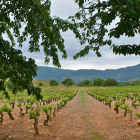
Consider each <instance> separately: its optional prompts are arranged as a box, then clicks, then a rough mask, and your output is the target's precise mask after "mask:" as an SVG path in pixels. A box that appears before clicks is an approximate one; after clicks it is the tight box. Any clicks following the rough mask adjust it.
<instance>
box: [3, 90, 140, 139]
mask: <svg viewBox="0 0 140 140" xmlns="http://www.w3.org/2000/svg"><path fill="white" fill-rule="evenodd" d="M80 91H81V92H80ZM130 102H131V101H130ZM112 104H114V103H112ZM113 108H114V106H113V105H112V108H111V109H109V107H108V106H105V105H104V104H103V103H100V102H99V101H97V100H95V99H93V98H92V97H91V96H89V95H87V93H86V92H85V91H84V89H83V88H80V90H79V92H78V93H77V95H76V97H74V98H73V99H72V100H71V101H69V102H68V103H67V105H66V106H65V107H64V108H62V109H61V110H60V111H59V112H58V113H57V115H56V117H53V118H52V121H51V122H49V126H46V127H45V126H44V125H43V122H44V120H45V119H46V115H45V114H44V113H43V112H41V116H40V117H39V128H38V129H39V136H36V135H35V131H34V128H33V123H34V120H29V116H28V115H26V116H24V117H22V118H20V117H18V113H19V109H18V108H16V109H14V110H13V116H15V117H16V118H15V120H14V121H12V120H10V119H9V118H8V117H7V115H5V120H4V122H3V124H2V125H0V140H5V139H11V140H12V139H13V140H15V139H16V140H36V139H41V140H92V139H93V140H106V139H109V140H140V127H139V126H138V125H137V124H136V122H137V120H138V118H136V117H135V116H134V114H133V121H132V122H130V120H129V115H127V117H123V110H120V114H116V113H115V112H114V111H113Z"/></svg>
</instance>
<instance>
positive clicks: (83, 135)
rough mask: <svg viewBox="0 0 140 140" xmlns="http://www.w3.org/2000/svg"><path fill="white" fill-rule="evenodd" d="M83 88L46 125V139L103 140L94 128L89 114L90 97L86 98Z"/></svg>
mask: <svg viewBox="0 0 140 140" xmlns="http://www.w3.org/2000/svg"><path fill="white" fill-rule="evenodd" d="M87 96H88V95H87V94H86V93H85V91H84V89H83V88H80V89H79V92H78V93H77V95H76V96H75V97H74V98H73V99H72V100H71V101H69V102H68V103H67V105H66V106H65V107H64V108H62V109H61V111H60V112H58V114H57V117H56V118H53V120H52V122H51V123H50V125H49V126H48V137H47V139H54V140H71V139H74V140H92V139H94V140H102V139H103V140H105V137H103V136H102V135H101V134H100V133H98V132H97V130H96V128H95V122H94V119H93V116H92V114H91V106H90V105H89V104H90V103H91V102H92V101H91V100H92V99H88V98H87Z"/></svg>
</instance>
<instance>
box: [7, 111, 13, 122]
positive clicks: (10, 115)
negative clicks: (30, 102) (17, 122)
mask: <svg viewBox="0 0 140 140" xmlns="http://www.w3.org/2000/svg"><path fill="white" fill-rule="evenodd" d="M8 115H9V117H10V118H11V120H14V117H13V115H12V114H11V112H8Z"/></svg>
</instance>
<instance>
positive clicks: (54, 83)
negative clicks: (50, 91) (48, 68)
mask: <svg viewBox="0 0 140 140" xmlns="http://www.w3.org/2000/svg"><path fill="white" fill-rule="evenodd" d="M49 84H50V86H58V85H59V83H58V82H57V81H56V80H53V79H52V80H50V81H49Z"/></svg>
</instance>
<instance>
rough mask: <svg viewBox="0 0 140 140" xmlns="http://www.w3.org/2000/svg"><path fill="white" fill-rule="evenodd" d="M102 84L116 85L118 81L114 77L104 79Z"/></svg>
mask: <svg viewBox="0 0 140 140" xmlns="http://www.w3.org/2000/svg"><path fill="white" fill-rule="evenodd" d="M103 85H104V86H117V85H118V82H117V81H116V80H115V79H110V78H108V79H106V80H105V81H104V83H103Z"/></svg>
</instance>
